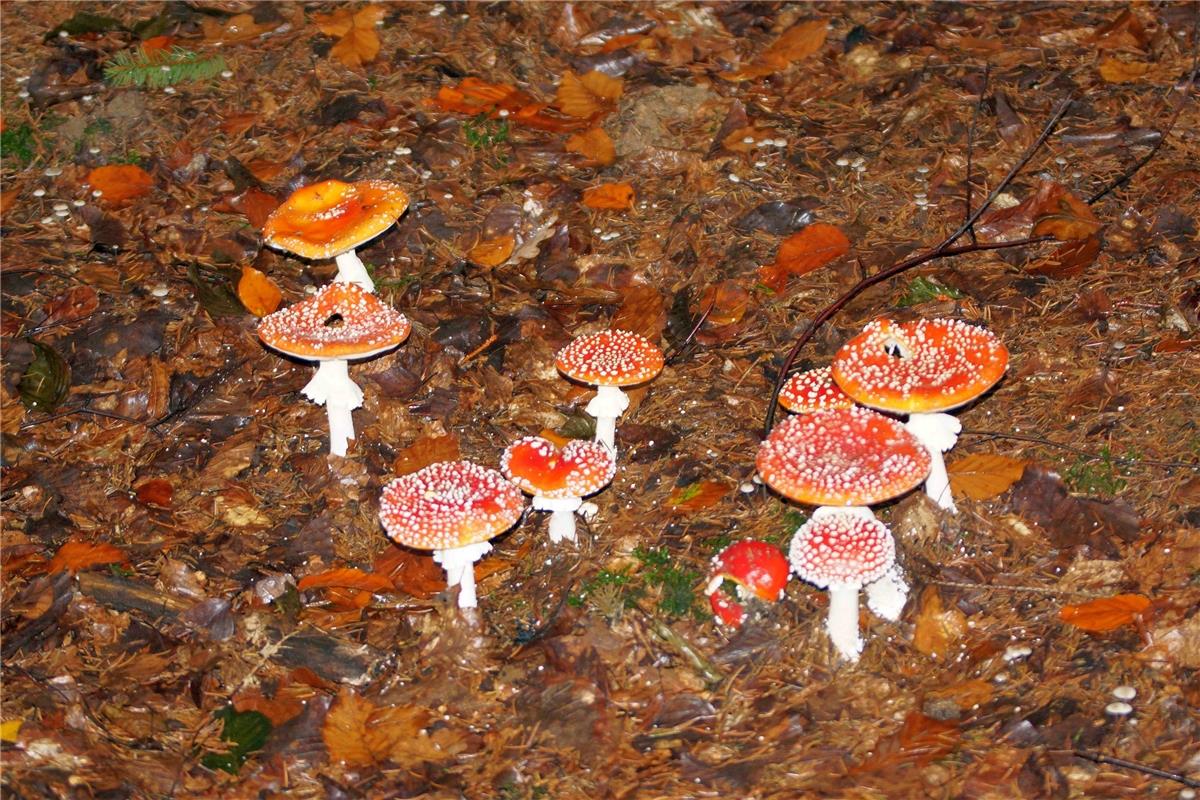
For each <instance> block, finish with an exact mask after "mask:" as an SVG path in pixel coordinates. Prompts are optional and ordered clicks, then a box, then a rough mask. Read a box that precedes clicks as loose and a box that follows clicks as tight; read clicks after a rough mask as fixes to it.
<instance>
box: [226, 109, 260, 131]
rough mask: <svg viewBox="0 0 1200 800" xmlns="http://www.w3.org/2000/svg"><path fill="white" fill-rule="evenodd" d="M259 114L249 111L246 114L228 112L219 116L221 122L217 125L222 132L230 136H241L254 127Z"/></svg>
mask: <svg viewBox="0 0 1200 800" xmlns="http://www.w3.org/2000/svg"><path fill="white" fill-rule="evenodd" d="M258 118H259V115H258V114H256V113H254V112H250V113H248V114H229V115H228V116H225V117H222V118H221V124H220V125H219V126H217V127H218V128H220V130H221V131H222V132H223V133H227V134H229V135H230V136H241V135H242V134H243V133H245V132H246V131H248V130H250V129H251V128H253V127H254V125H255V123H257V122H258Z"/></svg>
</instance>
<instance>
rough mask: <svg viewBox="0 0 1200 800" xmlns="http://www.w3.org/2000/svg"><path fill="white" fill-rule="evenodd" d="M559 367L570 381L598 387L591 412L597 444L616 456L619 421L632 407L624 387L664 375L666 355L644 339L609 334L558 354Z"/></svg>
mask: <svg viewBox="0 0 1200 800" xmlns="http://www.w3.org/2000/svg"><path fill="white" fill-rule="evenodd" d="M555 365H556V366H557V367H558V371H559V372H561V373H562V374H564V375H566V376H567V377H568V378H571V379H573V380H577V381H579V382H580V383H586V384H589V385H591V386H595V387H596V396H595V397H593V398H592V400H591V402H589V403H588V404H587V412H588V413H589V414H591V415H592V416H593V417H595V418H596V441H597V442H600V443H601V444H603V445H604V446H606V447H607V448H608V449H609V450H612V451H613V452H616V447H617V444H616V441H617V417H619V416H621V414H622V413H623V412H624V411H625V409H626V408H628V407H629V398H628V397H627V396H626V395H625V393H624V392H623V391H621V387H622V386H634V385H637V384H639V383H645V382H646V381H648V380H650V379H652V378H653V377H654V376H655V375H657V374H658V373H659V372H661V371H662V368H663V353H662V350H660V349H659V348H658V347H657V346H656V345H655V344H654V343H653V342H651V341H650V340H649V339H647V338H646V337H644V336H638V335H637V334H636V333H631V332H630V331H623V330H608V331H600V332H599V333H592V334H588V335H586V336H580V337H579V338H577V339H575V341H573V342H571V343H570V344H568V345H567V346H566V347H564V348H563V349H562V350H560V351H559V352H558V357H557V358H556V359H555Z"/></svg>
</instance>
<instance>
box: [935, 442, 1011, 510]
mask: <svg viewBox="0 0 1200 800" xmlns="http://www.w3.org/2000/svg"><path fill="white" fill-rule="evenodd" d="M946 472H947V473H948V474H949V476H950V488H951V489H953V490H954V492H955V493H957V494H964V495H966V496H967V497H969V498H971V499H972V500H991V499H992V498H993V497H999V496H1000V495H1002V494H1004V493H1005V492H1007V491H1008V489H1009V487H1010V486H1012V485H1013V484H1014V483H1016V482H1017V481H1019V480H1021V475H1022V473H1024V472H1025V462H1024V461H1022V460H1021V459H1019V458H1010V457H1009V456H1002V455H999V454H997V453H973V454H971V455H969V456H964V457H963V458H960V459H958V460H956V461H952V462H951V463H950V464H948V465H947V466H946Z"/></svg>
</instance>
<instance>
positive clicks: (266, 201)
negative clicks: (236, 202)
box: [240, 189, 279, 230]
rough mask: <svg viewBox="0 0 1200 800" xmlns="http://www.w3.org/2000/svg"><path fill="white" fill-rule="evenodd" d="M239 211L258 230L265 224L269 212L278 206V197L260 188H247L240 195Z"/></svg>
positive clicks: (269, 214)
mask: <svg viewBox="0 0 1200 800" xmlns="http://www.w3.org/2000/svg"><path fill="white" fill-rule="evenodd" d="M240 205H241V211H242V213H243V214H245V215H246V219H248V220H249V221H250V224H251V225H252V226H254V227H255V228H256V229H258V230H262V226H263V225H265V224H267V218H268V217H270V216H271V212H272V211H274V210H275V209H276V208H278V207H279V198H277V197H276V196H275V195H273V194H268V193H267V192H264V191H262V190H261V189H247V190H246V191H245V192H243V193H242V196H241V202H240Z"/></svg>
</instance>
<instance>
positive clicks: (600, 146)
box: [563, 127, 617, 167]
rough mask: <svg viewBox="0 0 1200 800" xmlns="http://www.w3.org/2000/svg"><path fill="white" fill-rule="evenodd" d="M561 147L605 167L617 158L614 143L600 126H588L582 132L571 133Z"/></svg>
mask: <svg viewBox="0 0 1200 800" xmlns="http://www.w3.org/2000/svg"><path fill="white" fill-rule="evenodd" d="M563 149H564V150H566V151H567V152H568V153H579V154H580V155H581V156H583V157H584V158H586V159H588V160H589V161H592V162H594V163H595V164H596V165H597V166H601V167H607V166H608V165H609V164H611V163H613V162H614V161H616V160H617V148H616V145H614V144H613V140H612V139H611V138H610V137H609V135H608V134H607V133H605V131H604V129H603V128H601V127H595V128H588V129H587V130H586V131H583V132H582V133H574V134H571V136H569V137H567V141H566V144H564V145H563Z"/></svg>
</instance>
